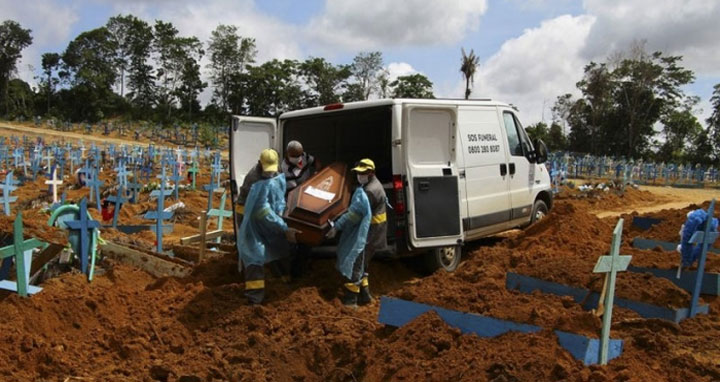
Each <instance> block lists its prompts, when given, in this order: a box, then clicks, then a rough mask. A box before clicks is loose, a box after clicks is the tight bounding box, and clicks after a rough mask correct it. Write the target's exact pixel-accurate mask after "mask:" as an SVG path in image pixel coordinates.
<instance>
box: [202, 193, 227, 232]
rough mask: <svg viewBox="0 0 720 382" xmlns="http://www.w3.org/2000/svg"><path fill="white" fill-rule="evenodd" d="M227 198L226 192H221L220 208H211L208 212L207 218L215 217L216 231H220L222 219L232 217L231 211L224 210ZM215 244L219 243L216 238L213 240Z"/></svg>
mask: <svg viewBox="0 0 720 382" xmlns="http://www.w3.org/2000/svg"><path fill="white" fill-rule="evenodd" d="M226 198H227V192H223V194H222V197H221V198H220V208H213V209H211V210H210V211H208V213H207V216H209V217H215V216H217V218H218V221H217V230H218V231H222V227H223V218H230V217H232V211H230V210H226V209H225V200H226ZM215 241H216V242H217V243H219V242H220V238H219V237H218V238H217V239H216V240H215Z"/></svg>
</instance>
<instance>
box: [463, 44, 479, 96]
mask: <svg viewBox="0 0 720 382" xmlns="http://www.w3.org/2000/svg"><path fill="white" fill-rule="evenodd" d="M460 50H461V51H462V60H461V65H460V71H461V72H462V74H463V77H465V99H468V98H470V82H472V80H473V78H474V77H475V70H476V69H477V67H478V65H479V64H480V57H478V56H476V55H475V52H474V51H473V50H472V49H470V54H469V55H468V54H466V53H465V48H460Z"/></svg>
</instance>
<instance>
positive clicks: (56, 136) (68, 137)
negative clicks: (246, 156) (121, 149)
mask: <svg viewBox="0 0 720 382" xmlns="http://www.w3.org/2000/svg"><path fill="white" fill-rule="evenodd" d="M12 135H28V136H33V137H43V138H45V139H46V140H47V141H50V142H55V141H57V142H66V141H80V140H82V141H84V142H89V141H91V142H97V143H112V144H116V145H137V144H148V143H149V142H143V141H140V142H138V141H135V140H132V139H123V138H113V137H105V136H102V137H98V136H95V135H90V134H80V133H74V132H66V131H55V130H51V129H47V128H39V127H32V126H27V125H20V124H16V123H12V124H11V123H7V122H0V136H4V137H9V136H12ZM159 143H160V144H159V147H161V148H166V147H169V148H173V146H167V145H163V144H162V143H163V142H159ZM155 144H156V145H158V142H155ZM221 155H222V158H223V159H228V158H229V155H228V151H227V150H223V151H222V153H221Z"/></svg>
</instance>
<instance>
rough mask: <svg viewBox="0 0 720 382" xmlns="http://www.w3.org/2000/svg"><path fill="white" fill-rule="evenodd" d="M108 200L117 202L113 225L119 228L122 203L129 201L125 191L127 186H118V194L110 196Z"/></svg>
mask: <svg viewBox="0 0 720 382" xmlns="http://www.w3.org/2000/svg"><path fill="white" fill-rule="evenodd" d="M107 201H108V202H110V203H113V204H115V208H114V209H113V220H112V227H113V228H117V221H118V216H119V215H120V209H121V208H122V205H123V204H125V203H126V202H127V201H128V199H127V196H126V193H125V187H122V186H120V187H118V193H117V195H115V196H108V197H107ZM98 209H100V207H98Z"/></svg>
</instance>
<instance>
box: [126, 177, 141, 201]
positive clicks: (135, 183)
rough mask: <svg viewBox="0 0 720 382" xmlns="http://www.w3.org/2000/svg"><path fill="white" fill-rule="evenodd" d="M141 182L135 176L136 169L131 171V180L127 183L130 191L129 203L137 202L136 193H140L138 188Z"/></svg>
mask: <svg viewBox="0 0 720 382" xmlns="http://www.w3.org/2000/svg"><path fill="white" fill-rule="evenodd" d="M141 187H142V184H141V183H140V182H139V179H138V177H137V171H133V172H132V181H131V182H129V183H128V190H129V191H130V203H137V202H138V200H139V199H138V195H139V194H140V188H141Z"/></svg>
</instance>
